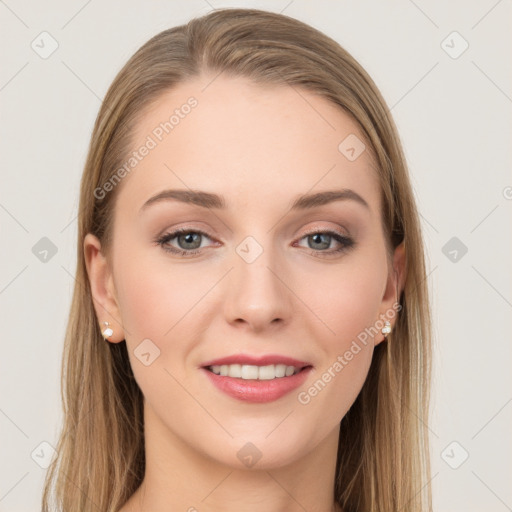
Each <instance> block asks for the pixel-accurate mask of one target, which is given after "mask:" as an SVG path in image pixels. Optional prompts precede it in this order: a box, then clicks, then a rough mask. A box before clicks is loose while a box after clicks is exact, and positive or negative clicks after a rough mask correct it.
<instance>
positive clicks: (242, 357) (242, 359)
mask: <svg viewBox="0 0 512 512" xmlns="http://www.w3.org/2000/svg"><path fill="white" fill-rule="evenodd" d="M223 364H241V365H252V366H268V365H271V364H284V365H286V366H295V367H296V368H304V367H306V366H311V363H308V362H306V361H299V360H298V359H294V358H293V357H287V356H281V355H278V354H267V355H261V356H251V355H248V354H233V355H231V356H226V357H221V358H219V359H212V360H211V361H207V362H206V363H203V364H202V365H201V366H202V367H203V368H205V367H208V366H220V365H223Z"/></svg>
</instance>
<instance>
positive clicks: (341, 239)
mask: <svg viewBox="0 0 512 512" xmlns="http://www.w3.org/2000/svg"><path fill="white" fill-rule="evenodd" d="M190 233H196V234H200V235H202V236H205V237H207V238H210V239H211V237H210V236H209V235H208V234H207V233H205V232H204V231H201V230H200V229H187V228H180V229H177V230H175V231H172V232H171V233H165V234H164V235H162V236H161V237H159V238H158V239H157V240H155V243H156V244H157V245H159V246H160V247H162V249H163V250H164V251H166V252H169V253H172V254H175V255H179V256H185V257H189V256H193V255H195V254H199V253H200V252H201V249H192V250H183V249H176V248H174V247H173V248H171V247H172V246H169V245H166V244H167V243H168V242H170V241H171V240H172V239H174V238H176V237H177V236H178V235H182V234H190ZM319 234H320V235H330V236H331V237H332V238H334V239H335V240H336V241H337V242H338V243H340V244H341V247H340V248H339V249H331V250H329V251H318V250H314V249H311V252H310V254H311V255H313V256H319V257H321V258H325V257H329V256H335V255H336V254H340V253H343V252H346V251H348V250H350V249H352V248H354V247H355V241H354V240H353V239H352V238H350V237H347V236H345V235H341V234H340V233H338V232H337V231H332V230H315V231H311V232H308V233H306V234H305V235H304V236H302V237H301V238H300V239H299V240H302V239H303V238H307V237H309V236H313V235H319Z"/></svg>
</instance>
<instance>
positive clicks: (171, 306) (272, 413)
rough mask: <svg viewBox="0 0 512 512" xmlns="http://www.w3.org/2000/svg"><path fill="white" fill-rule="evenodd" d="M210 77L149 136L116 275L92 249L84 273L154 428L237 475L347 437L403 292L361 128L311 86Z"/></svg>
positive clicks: (151, 120) (152, 124)
mask: <svg viewBox="0 0 512 512" xmlns="http://www.w3.org/2000/svg"><path fill="white" fill-rule="evenodd" d="M213 78H214V77H213V76H208V77H206V76H203V77H201V78H200V79H197V80H196V81H194V82H189V83H183V84H181V85H180V86H178V87H176V88H175V89H173V90H172V91H170V92H168V93H166V94H165V95H164V96H162V97H161V98H160V99H159V101H157V102H156V103H155V104H153V105H152V107H151V108H150V109H149V110H148V111H147V112H146V113H145V114H144V116H143V118H142V120H141V121H140V122H139V124H138V125H137V129H136V133H135V143H134V147H133V150H134V151H135V152H136V154H133V155H128V157H127V161H128V159H129V158H130V157H132V158H134V159H136V163H135V160H131V161H130V162H131V163H128V165H127V169H129V171H128V172H125V173H123V172H121V177H122V175H123V174H126V176H125V177H123V178H122V181H121V183H120V184H118V185H117V186H118V187H120V189H119V190H118V191H116V192H119V195H118V197H117V202H116V206H115V219H114V231H113V233H114V235H113V244H112V252H111V266H109V265H108V264H107V263H106V260H105V259H104V258H103V256H102V254H101V253H100V252H98V251H96V250H95V249H94V247H96V249H98V248H99V246H98V243H97V241H96V240H95V238H94V237H92V235H88V237H87V238H86V241H85V247H86V255H87V262H88V270H89V277H90V279H91V285H92V290H93V295H94V296H95V299H96V301H95V307H96V311H97V315H98V319H99V320H100V321H104V320H108V321H109V322H110V324H111V326H112V327H113V329H114V335H113V336H112V338H111V341H112V342H119V341H122V340H123V339H126V343H127V348H128V353H129V357H130V362H131V366H132V368H133V372H134V375H135V378H136V380H137V382H138V384H139V386H140V388H141V390H142V392H143V394H144V397H145V408H146V411H145V412H146V429H148V428H151V429H152V431H153V432H157V431H158V432H160V434H161V435H162V438H163V439H167V440H168V441H169V443H174V444H176V443H179V444H181V445H183V446H187V447H189V448H191V449H193V450H195V451H196V452H199V453H200V454H201V455H203V456H206V457H209V458H212V459H214V460H216V461H218V462H221V463H223V464H227V465H229V466H232V467H244V464H245V466H246V467H250V466H251V465H252V464H253V463H254V461H256V460H258V459H259V458H260V460H258V462H257V463H258V467H268V468H270V467H277V466H283V465H285V464H288V463H291V462H293V461H295V460H297V459H298V458H300V457H302V456H305V455H306V454H307V453H308V452H310V451H311V450H313V448H315V447H317V446H319V445H320V443H322V442H325V441H326V440H331V441H332V442H334V441H337V435H338V427H339V423H340V421H341V419H342V418H343V416H344V415H345V413H346V412H347V410H348V409H349V408H350V406H351V405H352V403H353V402H354V400H355V399H356V397H357V395H358V393H359V391H360V390H361V387H362V385H363V383H364V381H365V378H366V376H367V372H368V369H369V366H370V362H371V359H372V353H373V349H374V346H375V345H376V344H377V343H379V342H381V341H382V340H383V339H384V337H383V335H382V334H381V332H380V328H381V327H382V325H383V321H382V318H383V315H385V314H386V313H387V314H389V313H390V311H391V315H390V318H391V323H392V324H393V323H394V321H395V318H393V316H394V310H393V307H392V305H393V304H394V302H395V299H396V284H397V283H396V281H395V280H394V279H395V274H394V272H393V271H392V269H391V266H390V264H388V260H387V258H386V246H385V238H384V235H383V232H382V227H381V216H380V215H381V214H380V208H381V204H380V190H379V185H378V180H377V176H376V172H375V170H374V169H372V167H371V164H370V155H369V153H368V151H367V150H365V149H364V146H363V145H362V142H361V139H362V136H361V132H360V130H359V129H358V126H357V125H356V124H355V123H354V122H353V121H352V120H351V119H350V118H349V117H348V116H347V115H345V114H344V113H343V112H342V111H341V110H340V109H339V108H337V107H336V106H334V105H333V104H331V103H329V102H328V101H327V100H325V99H323V98H320V97H318V96H315V95H313V94H311V93H310V92H307V91H305V90H302V89H295V88H292V87H289V86H281V87H265V88H263V87H262V86H259V85H255V84H253V83H251V82H249V81H248V80H246V79H242V78H236V79H234V78H224V77H223V76H222V75H221V76H219V77H217V78H216V79H213ZM212 80H213V81H212ZM207 84H209V85H208V86H207V87H206V85H207ZM205 87H206V88H205ZM191 97H193V98H194V99H192V100H190V99H189V98H191ZM187 105H188V107H187ZM171 116H174V117H173V118H171ZM165 123H167V124H165ZM340 144H341V145H340ZM142 147H146V150H144V149H141V148H142ZM125 171H126V170H125ZM171 191H174V192H171ZM106 193H112V192H111V191H107V192H106ZM325 193H330V194H331V195H328V194H325ZM317 194H325V195H319V196H317ZM178 229H180V230H183V231H185V233H182V234H179V233H178V234H177V235H176V234H173V233H174V232H175V231H176V230H178ZM315 233H317V234H315ZM401 261H402V259H400V254H398V251H397V253H396V260H395V264H396V265H398V266H399V265H401ZM375 333H376V334H375ZM263 367H265V368H263ZM289 367H293V368H291V369H290V368H289ZM219 372H220V373H221V374H220V375H218V373H219ZM291 372H295V373H296V374H295V375H291V376H286V375H288V374H290V373H291ZM283 373H284V375H285V376H282V374H283ZM240 376H242V377H240ZM244 377H245V378H244ZM163 442H165V441H163ZM249 443H250V444H249ZM251 461H252V462H251Z"/></svg>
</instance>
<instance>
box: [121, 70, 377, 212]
mask: <svg viewBox="0 0 512 512" xmlns="http://www.w3.org/2000/svg"><path fill="white" fill-rule="evenodd" d="M143 146H146V147H150V149H149V150H147V151H143V152H144V153H145V156H143V157H142V158H141V157H140V153H141V152H142V151H139V150H140V149H141V148H142V147H143ZM347 146H349V147H347ZM362 148H364V143H363V136H362V134H361V130H360V128H359V126H358V125H357V123H356V122H355V121H354V120H353V119H352V118H351V117H350V116H349V115H348V114H346V113H345V112H344V111H343V110H342V109H341V108H340V107H338V106H337V105H334V104H333V103H331V102H329V101H328V100H326V99H325V98H322V97H320V96H318V95H315V94H314V93H312V92H310V91H307V90H304V89H301V88H297V87H295V86H294V87H291V86H289V85H279V86H275V85H272V86H270V85H264V86H262V85H260V84H255V83H254V82H251V81H250V80H248V79H246V78H240V77H237V78H232V77H225V76H223V75H220V76H217V77H215V76H212V75H204V76H201V77H198V78H197V79H194V80H193V81H190V82H184V83H180V84H179V85H178V86H176V87H175V88H173V89H172V90H169V91H166V92H165V93H163V94H161V95H160V96H159V97H158V98H157V99H156V100H155V101H154V102H153V103H152V104H151V105H150V107H148V108H147V109H146V110H145V112H143V115H142V116H141V117H140V119H139V121H138V124H137V126H136V128H135V131H134V134H133V149H134V151H135V152H136V153H139V155H138V156H137V158H138V160H137V162H136V167H134V170H133V171H132V172H130V175H129V177H128V178H126V180H125V183H123V188H125V191H124V192H123V193H122V195H123V196H125V200H126V201H128V202H129V203H131V204H137V205H141V204H142V202H143V201H144V199H147V197H149V195H151V194H154V193H156V192H158V191H159V190H161V189H163V188H176V187H179V188H185V189H186V188H191V189H201V190H208V191H212V192H217V193H222V194H223V195H225V196H226V197H228V201H232V202H237V201H238V202H239V203H243V204H244V205H245V206H247V207H249V206H250V204H249V203H250V202H251V200H252V199H253V198H254V200H255V201H254V208H260V209H261V206H262V199H263V200H266V199H268V200H269V201H270V200H272V201H277V200H281V201H282V202H283V201H285V202H288V198H289V197H292V196H296V195H298V194H304V193H306V192H315V191H319V190H325V189H330V188H341V187H343V188H351V189H357V190H356V191H357V192H359V193H360V194H361V195H365V196H366V199H367V201H368V202H369V203H374V204H373V206H372V205H371V207H372V210H375V211H376V210H377V204H376V203H378V201H379V185H378V180H377V176H376V170H375V168H374V165H373V163H372V158H371V155H370V152H369V148H368V147H366V150H362ZM347 149H349V150H350V151H349V153H347V152H346V150H347ZM352 149H354V151H352ZM360 151H362V152H361V154H360V155H359V156H358V157H357V158H356V159H354V158H353V156H354V152H355V154H356V156H357V153H359V152H360ZM347 156H348V157H347ZM349 157H350V158H349Z"/></svg>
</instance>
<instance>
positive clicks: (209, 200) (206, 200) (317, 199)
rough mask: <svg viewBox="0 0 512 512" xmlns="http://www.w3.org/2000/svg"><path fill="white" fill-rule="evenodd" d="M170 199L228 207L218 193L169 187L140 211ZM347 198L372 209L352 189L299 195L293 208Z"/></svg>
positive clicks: (221, 208) (304, 208)
mask: <svg viewBox="0 0 512 512" xmlns="http://www.w3.org/2000/svg"><path fill="white" fill-rule="evenodd" d="M169 200H175V201H180V202H182V203H186V204H191V205H195V206H201V207H203V208H214V209H219V210H225V209H226V201H225V199H224V198H223V197H222V196H219V195H217V194H212V193H210V192H203V191H201V190H183V189H169V190H164V191H162V192H159V193H158V194H156V195H154V196H152V197H150V198H149V199H148V200H147V201H146V202H145V203H144V204H143V205H142V207H141V209H140V212H139V213H142V212H143V211H144V210H146V209H147V208H148V207H149V206H150V205H152V204H155V203H159V202H161V201H169ZM346 200H352V201H355V202H357V203H359V204H360V205H362V206H364V207H365V208H368V209H370V207H369V205H368V203H367V202H366V201H365V200H364V199H363V198H362V197H361V196H360V195H359V194H358V193H356V192H354V191H353V190H351V189H340V190H328V191H325V192H317V193H315V194H305V195H302V196H299V197H298V198H297V199H295V201H294V202H293V204H292V206H291V210H306V209H310V208H317V207H319V206H323V205H326V204H329V203H332V202H334V201H346Z"/></svg>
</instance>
